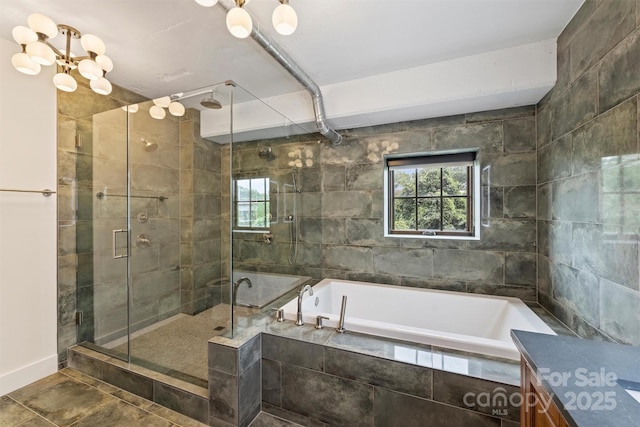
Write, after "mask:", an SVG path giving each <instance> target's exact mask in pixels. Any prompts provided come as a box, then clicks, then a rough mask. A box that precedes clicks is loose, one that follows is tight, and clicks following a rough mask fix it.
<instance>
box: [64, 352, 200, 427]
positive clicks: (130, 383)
mask: <svg viewBox="0 0 640 427" xmlns="http://www.w3.org/2000/svg"><path fill="white" fill-rule="evenodd" d="M67 363H68V366H69V367H70V368H73V369H75V370H77V371H80V372H82V373H83V374H86V375H89V376H91V377H94V378H96V379H98V380H101V381H104V382H106V383H108V384H111V385H113V386H116V387H119V388H121V389H123V390H126V391H128V392H130V393H133V394H135V395H138V396H140V397H142V398H145V399H147V400H150V401H153V402H155V403H157V404H158V405H161V406H164V407H166V408H169V409H172V410H174V411H176V412H179V413H181V414H183V415H186V416H188V417H190V418H193V419H195V420H198V421H200V422H202V423H205V424H209V390H207V388H206V387H200V386H198V385H195V384H191V383H188V382H186V381H182V380H179V379H176V378H173V377H170V376H168V375H165V374H162V373H159V372H156V371H152V370H150V369H147V368H144V367H141V366H137V365H134V364H130V363H127V362H124V361H122V360H120V359H117V358H114V357H111V356H108V355H105V354H102V353H100V352H97V351H95V350H91V349H89V348H86V347H83V346H80V345H76V346H73V347H71V348H69V349H68V359H67Z"/></svg>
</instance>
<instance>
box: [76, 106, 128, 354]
mask: <svg viewBox="0 0 640 427" xmlns="http://www.w3.org/2000/svg"><path fill="white" fill-rule="evenodd" d="M127 115H128V112H127V111H126V109H125V110H123V109H121V108H117V109H114V110H110V111H106V112H102V113H98V114H94V115H93V116H92V117H91V119H90V120H86V121H80V122H79V124H78V126H79V128H83V130H84V134H83V136H84V138H82V140H83V145H82V147H81V148H79V149H78V158H77V162H76V175H77V180H78V225H77V236H76V241H77V252H78V310H79V311H81V312H82V313H83V319H82V322H80V325H79V326H78V341H79V342H87V343H93V344H95V345H97V346H99V347H100V348H103V349H108V350H110V353H111V354H112V355H114V356H116V357H119V358H121V359H124V360H128V348H127V343H128V334H129V327H128V316H129V313H128V312H129V307H128V289H129V284H128V269H129V262H128V261H129V258H128V255H129V253H130V250H129V233H128V232H127V230H129V221H128V210H129V206H128V187H129V185H128V178H127V177H128V167H127V152H128V149H127V144H128V138H127V122H128V117H127ZM81 135H82V133H81Z"/></svg>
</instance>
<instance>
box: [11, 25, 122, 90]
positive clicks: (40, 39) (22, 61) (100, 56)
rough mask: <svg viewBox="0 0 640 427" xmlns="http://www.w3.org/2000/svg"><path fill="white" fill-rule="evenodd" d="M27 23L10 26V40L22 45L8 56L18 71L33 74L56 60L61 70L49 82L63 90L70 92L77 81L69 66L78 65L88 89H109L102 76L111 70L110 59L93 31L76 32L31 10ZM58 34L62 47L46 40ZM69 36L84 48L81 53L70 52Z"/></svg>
mask: <svg viewBox="0 0 640 427" xmlns="http://www.w3.org/2000/svg"><path fill="white" fill-rule="evenodd" d="M27 23H28V25H29V27H24V26H21V25H19V26H17V27H15V28H14V29H13V32H12V34H13V38H14V40H15V41H16V42H17V43H18V44H19V45H20V46H21V47H22V52H20V53H16V54H15V55H13V57H12V58H11V63H12V64H13V66H14V68H15V69H16V70H18V71H20V72H21V73H24V74H28V75H36V74H38V73H39V72H40V70H41V66H42V65H44V66H49V65H53V64H54V63H57V64H58V65H59V66H60V68H61V70H62V71H61V72H59V73H57V74H56V75H55V76H54V77H53V84H54V85H55V86H56V87H57V88H58V89H60V90H62V91H65V92H73V91H75V90H76V89H77V87H78V83H77V82H76V80H75V79H74V78H73V76H71V74H70V72H71V70H75V69H76V68H77V69H78V72H79V73H80V75H81V76H82V77H84V78H86V79H88V80H89V86H91V89H92V90H93V91H94V92H96V93H99V94H100V95H109V94H110V93H111V89H112V87H111V82H109V80H107V79H106V78H105V77H104V76H105V75H106V74H107V73H108V72H109V71H111V70H113V62H112V61H111V59H110V58H109V57H108V56H107V55H105V54H104V52H105V50H106V47H105V45H104V42H103V41H102V40H100V38H99V37H97V36H94V35H93V34H85V35H82V34H80V31H78V30H76V29H75V28H73V27H70V26H69V25H64V24H58V25H56V24H55V22H53V21H52V20H51V19H50V18H47V17H46V16H44V15H42V14H39V13H34V14H31V15H29V18H28V19H27ZM58 33H60V34H62V35H63V36H65V37H66V43H65V48H64V51H60V50H58V49H57V48H56V47H55V46H53V45H52V44H51V43H49V39H52V38H54V37H55V36H57V35H58ZM71 39H80V44H81V45H82V48H83V49H84V50H85V51H86V52H87V55H85V56H75V55H74V54H73V53H71Z"/></svg>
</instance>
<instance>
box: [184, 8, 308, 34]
mask: <svg viewBox="0 0 640 427" xmlns="http://www.w3.org/2000/svg"><path fill="white" fill-rule="evenodd" d="M278 1H279V2H280V5H278V6H277V7H276V8H275V10H274V11H273V15H271V23H272V24H273V27H274V28H275V29H276V31H277V32H278V33H280V34H282V35H283V36H288V35H290V34H293V32H294V31H295V30H296V28H297V27H298V15H297V14H296V11H295V10H294V9H293V8H292V7H291V6H289V0H278ZM196 3H198V4H199V5H201V6H205V7H212V6H215V5H216V4H217V3H218V0H196ZM247 3H249V0H235V4H236V6H235V7H233V8H231V9H230V10H229V12H227V29H228V30H229V32H230V33H231V34H232V35H233V36H234V37H237V38H239V39H244V38H246V37H248V36H249V35H250V34H251V30H252V29H253V21H252V20H251V16H250V15H249V13H248V12H247V11H246V10H245V9H244V6H245V5H246V4H247Z"/></svg>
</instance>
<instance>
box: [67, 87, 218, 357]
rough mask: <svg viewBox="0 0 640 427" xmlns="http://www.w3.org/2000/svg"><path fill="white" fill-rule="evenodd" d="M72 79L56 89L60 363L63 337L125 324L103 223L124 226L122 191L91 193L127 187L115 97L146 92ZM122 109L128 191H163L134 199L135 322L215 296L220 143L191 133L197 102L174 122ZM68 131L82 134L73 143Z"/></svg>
mask: <svg viewBox="0 0 640 427" xmlns="http://www.w3.org/2000/svg"><path fill="white" fill-rule="evenodd" d="M78 81H79V85H78V90H77V91H76V92H73V93H66V92H65V93H59V94H58V193H59V194H60V199H59V203H58V265H59V268H58V353H59V361H60V362H61V363H64V361H65V360H66V354H67V353H66V349H67V348H68V347H70V346H72V345H74V344H76V343H78V342H83V341H91V342H93V341H94V339H95V338H96V337H98V338H99V337H100V336H102V337H103V338H106V339H109V338H112V337H114V334H113V333H116V334H117V331H120V330H123V328H124V327H125V324H126V281H125V278H126V270H125V261H124V260H113V259H111V252H110V251H111V230H112V229H115V228H126V221H125V222H124V223H123V222H122V221H123V220H124V218H125V216H126V199H124V198H120V199H119V198H107V199H103V200H100V199H97V198H96V193H97V192H98V191H104V188H105V187H107V193H111V194H116V193H117V192H118V191H124V190H125V189H126V169H125V168H126V164H125V154H126V138H127V123H126V113H125V112H124V111H122V110H120V108H119V107H120V106H122V105H129V104H135V103H143V102H145V99H143V98H142V97H140V96H139V95H137V94H135V93H133V92H131V91H128V90H126V89H122V88H119V87H117V86H114V90H113V92H112V94H111V95H109V96H106V97H105V96H101V95H96V94H95V93H94V92H93V91H92V90H91V89H90V88H89V87H88V86H87V85H85V84H84V83H81V82H82V79H79V80H78ZM130 116H131V123H130V133H131V135H130V136H131V149H130V157H131V176H132V193H133V194H138V195H145V196H157V195H160V194H161V195H164V196H166V197H168V199H167V200H164V201H159V200H157V199H144V198H134V199H132V205H131V206H132V219H131V221H132V229H133V230H132V240H133V242H134V245H133V248H132V278H133V281H132V298H133V300H132V307H133V312H132V320H133V323H134V328H135V327H136V325H137V326H138V327H142V326H146V325H147V324H150V323H154V322H155V321H157V320H160V319H163V318H166V317H169V316H171V315H173V314H176V313H179V312H181V311H182V312H187V313H195V312H198V311H201V310H202V309H204V308H206V307H210V306H212V305H215V304H217V303H219V302H220V299H221V298H220V293H221V288H220V280H219V278H220V264H221V258H220V257H221V254H220V248H221V245H220V184H219V181H220V152H221V148H220V147H219V146H218V145H217V144H213V143H211V142H209V141H206V140H203V139H201V138H200V137H199V127H200V124H199V115H198V114H197V112H196V113H195V114H194V112H193V111H188V113H187V115H185V116H184V117H183V118H182V119H181V120H180V127H178V120H177V119H176V118H174V117H172V116H170V115H168V116H167V117H166V118H165V120H162V121H158V120H154V119H151V118H150V117H149V115H148V113H147V111H146V110H145V109H144V108H141V109H140V111H139V112H138V113H135V114H130ZM76 136H78V137H80V138H81V140H82V145H81V146H79V147H76V144H75V141H76ZM140 138H145V139H146V140H148V141H150V142H155V143H157V144H158V149H157V150H155V151H151V152H147V151H145V150H144V144H143V143H142V142H141V141H140ZM123 194H124V193H123ZM181 195H182V197H181ZM141 212H143V213H146V214H147V215H148V217H149V220H148V221H147V222H146V223H139V222H138V221H137V214H138V213H141ZM141 233H145V234H147V235H148V237H149V238H150V239H151V241H152V246H151V247H149V248H137V247H136V246H135V238H136V236H137V235H138V234H141ZM120 237H121V239H120V240H121V241H123V240H124V236H120ZM121 249H123V248H121ZM227 252H228V251H227ZM134 258H135V259H134ZM118 261H121V262H118ZM182 265H184V266H185V268H184V269H182V268H181V267H182ZM76 310H80V311H82V312H83V313H84V321H83V324H82V325H81V326H80V327H76V325H75V313H76ZM94 313H97V315H98V317H96V316H94Z"/></svg>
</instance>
